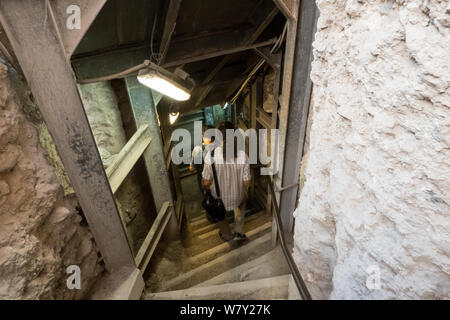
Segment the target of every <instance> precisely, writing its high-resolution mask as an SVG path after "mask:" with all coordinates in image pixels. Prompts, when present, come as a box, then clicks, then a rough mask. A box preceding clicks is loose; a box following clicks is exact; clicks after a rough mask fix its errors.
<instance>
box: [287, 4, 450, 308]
mask: <svg viewBox="0 0 450 320" xmlns="http://www.w3.org/2000/svg"><path fill="white" fill-rule="evenodd" d="M316 2H317V4H318V6H319V9H320V18H319V21H318V28H317V30H318V31H317V34H316V40H315V43H314V62H313V68H312V73H311V78H312V80H313V82H314V89H313V103H312V107H311V112H312V115H311V117H310V119H311V121H312V123H311V129H310V132H309V135H310V136H309V146H308V147H307V148H306V150H305V157H304V159H303V162H302V163H303V167H302V175H303V176H302V179H301V180H302V182H303V183H304V186H303V188H302V190H301V195H300V199H299V205H298V209H297V210H296V212H295V213H294V215H295V218H296V223H295V244H296V245H295V249H294V255H295V258H296V260H297V262H298V264H299V266H300V267H301V271H302V274H303V275H304V276H305V278H306V279H307V282H308V287H309V288H310V290H311V292H312V294H313V296H314V297H315V298H331V299H340V298H343V299H359V298H363V299H408V298H413V299H449V298H450V160H449V159H450V55H449V52H450V4H449V2H448V1H437V0H431V1H419V0H411V1H381V0H371V1H356V0H348V1H332V0H318V1H316ZM378 273H379V276H380V277H379V279H380V282H379V284H380V287H379V289H377V281H376V277H377V274H378ZM366 282H367V283H366Z"/></svg>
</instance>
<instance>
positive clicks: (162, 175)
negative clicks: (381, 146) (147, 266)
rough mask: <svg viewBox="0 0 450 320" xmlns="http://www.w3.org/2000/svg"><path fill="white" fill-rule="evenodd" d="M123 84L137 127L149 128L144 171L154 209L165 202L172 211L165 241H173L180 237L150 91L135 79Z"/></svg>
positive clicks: (126, 79) (159, 207)
mask: <svg viewBox="0 0 450 320" xmlns="http://www.w3.org/2000/svg"><path fill="white" fill-rule="evenodd" d="M125 84H126V87H127V91H128V97H129V99H130V104H131V109H132V111H133V116H134V119H135V122H136V127H140V126H141V125H145V124H148V126H149V127H148V131H149V133H150V136H151V137H152V143H151V144H150V146H149V147H148V148H147V149H146V150H145V152H144V162H145V167H146V169H147V174H148V178H149V180H150V186H151V188H152V195H153V200H154V203H155V207H156V209H157V210H160V209H161V208H162V206H163V204H164V203H165V202H166V201H168V202H169V203H170V205H171V209H169V211H170V217H171V218H170V221H169V224H168V226H167V228H166V230H165V233H164V236H165V237H166V238H167V239H168V240H173V239H176V238H178V237H179V232H178V227H177V226H178V223H177V221H176V216H175V213H174V209H173V197H172V190H171V187H170V180H169V175H168V171H167V169H166V159H165V157H164V147H163V141H162V137H161V130H160V127H159V123H158V117H157V113H156V107H155V105H154V100H153V94H152V90H150V89H149V88H148V87H146V86H144V85H143V84H141V83H140V82H139V81H138V80H137V78H136V77H134V76H130V77H126V78H125Z"/></svg>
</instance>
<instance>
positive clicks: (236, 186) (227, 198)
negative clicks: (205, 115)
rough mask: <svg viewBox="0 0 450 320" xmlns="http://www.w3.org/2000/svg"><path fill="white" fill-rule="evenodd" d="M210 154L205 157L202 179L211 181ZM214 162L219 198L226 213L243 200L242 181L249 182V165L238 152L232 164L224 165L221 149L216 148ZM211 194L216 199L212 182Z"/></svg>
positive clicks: (243, 154) (245, 157)
mask: <svg viewBox="0 0 450 320" xmlns="http://www.w3.org/2000/svg"><path fill="white" fill-rule="evenodd" d="M211 160H212V159H211V152H208V154H207V155H206V157H205V165H204V168H203V178H204V179H206V180H213V179H214V175H213V170H212V162H211ZM214 162H215V167H216V172H217V179H218V180H219V181H218V183H219V188H220V198H221V199H222V202H223V204H224V206H225V209H226V210H227V211H231V210H233V209H234V208H237V207H238V206H239V205H240V204H241V202H242V200H243V198H244V181H249V180H250V178H251V176H250V164H249V161H248V157H247V155H246V154H245V152H244V151H238V157H237V159H234V162H233V163H224V162H225V161H224V160H223V157H222V147H217V148H216V149H215V151H214ZM211 194H212V196H213V197H215V198H217V193H216V187H215V184H214V181H213V182H212V184H211Z"/></svg>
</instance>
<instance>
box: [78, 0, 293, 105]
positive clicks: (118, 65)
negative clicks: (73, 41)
mask: <svg viewBox="0 0 450 320" xmlns="http://www.w3.org/2000/svg"><path fill="white" fill-rule="evenodd" d="M284 24H285V19H284V17H283V16H282V14H281V13H280V12H278V9H277V8H276V6H275V5H274V3H273V1H272V0H246V1H242V0H227V1H211V0H170V1H168V0H150V1H149V0H133V1H130V0H110V1H107V2H106V4H105V6H104V7H103V9H102V10H101V12H100V13H99V15H98V16H97V18H96V19H95V21H94V22H93V24H92V25H91V27H90V29H89V30H88V32H87V33H86V35H85V37H84V38H83V40H82V41H81V42H80V44H79V46H78V48H77V49H76V51H75V53H74V55H73V56H72V65H73V67H74V70H75V73H76V75H77V77H78V78H79V79H86V78H94V77H100V76H105V75H110V74H113V73H117V72H120V71H122V70H124V69H127V68H130V67H132V66H135V65H137V64H139V63H142V62H143V60H145V59H150V58H152V60H153V61H154V62H159V64H160V65H162V66H163V67H165V68H167V69H169V70H173V69H175V68H176V67H179V66H181V67H182V68H183V70H185V71H186V72H188V73H189V74H190V75H191V77H192V78H193V79H194V80H195V82H196V87H195V89H194V92H193V94H192V97H191V99H190V100H189V101H188V102H185V103H175V105H174V107H175V109H178V110H180V111H182V112H185V111H189V110H192V109H195V108H203V107H205V106H209V105H213V104H218V103H223V102H225V101H226V100H227V99H228V98H230V96H232V94H233V93H234V92H236V90H238V89H239V87H240V85H241V84H242V82H243V81H244V80H245V78H246V76H247V75H248V74H249V73H250V71H251V69H252V68H253V66H254V65H255V64H256V63H257V62H258V61H259V59H260V57H259V56H258V55H257V53H256V52H255V50H253V49H252V48H249V47H250V46H252V45H265V46H266V47H270V46H272V44H271V43H273V40H274V39H275V38H276V37H278V36H279V35H280V34H281V33H282V30H283V27H284ZM170 30H173V32H170ZM152 39H153V41H152ZM163 48H166V50H165V52H164V53H162V52H163V51H164V50H163ZM229 50H231V51H229ZM227 52H232V53H231V54H224V53H227ZM219 54H220V55H219Z"/></svg>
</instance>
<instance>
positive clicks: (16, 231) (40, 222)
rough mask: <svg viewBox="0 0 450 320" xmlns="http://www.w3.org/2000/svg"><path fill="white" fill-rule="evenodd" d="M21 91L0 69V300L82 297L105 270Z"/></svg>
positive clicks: (0, 66)
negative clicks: (74, 279)
mask: <svg viewBox="0 0 450 320" xmlns="http://www.w3.org/2000/svg"><path fill="white" fill-rule="evenodd" d="M13 80H14V81H13ZM26 88H27V87H26V85H25V84H23V83H21V82H20V81H18V80H17V77H15V76H12V75H11V74H9V73H8V71H7V67H6V66H5V65H3V64H1V63H0V299H73V298H83V297H86V295H87V294H88V292H89V290H90V289H91V287H92V285H93V284H94V282H95V281H96V280H97V279H98V277H99V275H100V274H101V272H102V271H103V266H102V265H101V264H100V263H99V260H100V259H99V257H98V251H97V249H96V248H95V243H94V242H93V239H92V235H91V233H90V231H89V229H88V227H87V226H86V225H85V224H84V226H82V225H81V224H82V217H81V216H80V215H79V214H78V213H77V210H76V209H75V206H76V203H77V201H76V199H74V198H73V197H71V198H70V197H65V196H64V190H63V188H62V186H61V184H60V182H59V181H58V179H57V177H56V175H55V169H54V168H52V167H51V166H50V162H51V161H50V160H51V159H53V160H52V161H53V163H56V162H57V160H56V159H54V158H52V155H51V154H49V153H47V152H46V151H45V150H44V149H43V148H42V147H41V145H40V136H39V132H38V130H37V127H39V128H41V129H42V128H43V127H45V124H44V123H43V122H42V119H40V117H39V114H38V113H39V112H38V110H37V109H36V108H35V107H34V106H32V102H31V101H30V99H29V96H28V94H29V90H28V91H27V89H26ZM24 111H27V116H26V115H25V112H24ZM30 112H31V113H34V114H33V115H31V114H30ZM31 119H34V121H33V122H34V123H33V122H31ZM39 119H40V120H39ZM41 131H43V130H41ZM47 132H48V131H47ZM44 135H45V134H44ZM49 137H50V136H49V135H48V133H47V136H46V137H45V138H43V139H45V140H46V141H47V142H48V145H50V144H52V143H51V142H50V140H49ZM52 147H53V149H54V146H53V144H52ZM63 175H64V174H63ZM68 189H70V186H69V185H68ZM69 265H78V266H79V267H80V268H81V280H82V283H81V290H69V289H68V288H67V286H66V279H67V277H68V276H69V275H68V274H66V268H67V267H68V266H69Z"/></svg>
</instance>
